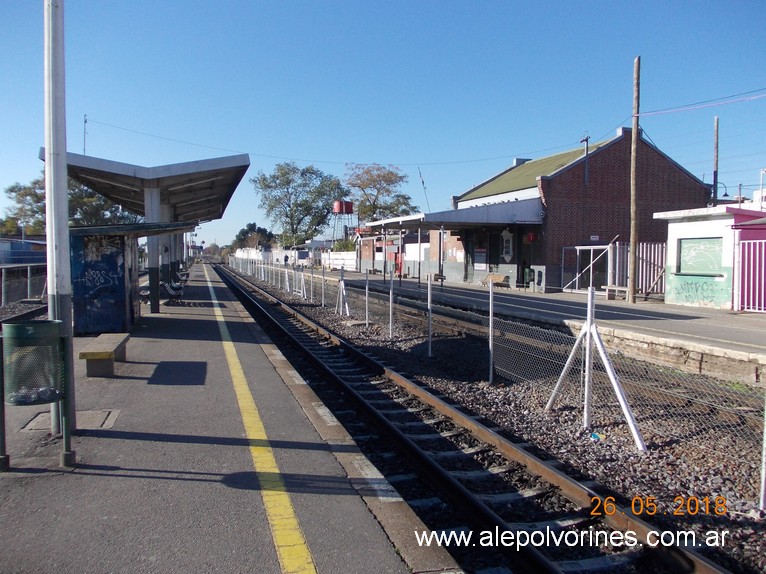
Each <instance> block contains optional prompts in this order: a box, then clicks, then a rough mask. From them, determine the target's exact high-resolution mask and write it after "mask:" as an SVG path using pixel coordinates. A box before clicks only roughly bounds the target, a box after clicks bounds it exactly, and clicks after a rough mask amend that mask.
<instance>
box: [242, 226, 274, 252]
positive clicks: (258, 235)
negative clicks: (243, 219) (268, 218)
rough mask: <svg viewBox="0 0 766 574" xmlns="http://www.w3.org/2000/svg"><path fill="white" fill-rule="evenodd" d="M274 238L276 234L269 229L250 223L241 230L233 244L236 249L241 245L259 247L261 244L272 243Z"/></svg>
mask: <svg viewBox="0 0 766 574" xmlns="http://www.w3.org/2000/svg"><path fill="white" fill-rule="evenodd" d="M274 239H275V236H274V234H273V233H272V232H271V231H269V230H268V229H264V228H263V227H258V226H257V225H256V224H255V223H248V224H247V225H246V226H245V227H243V228H242V229H240V230H239V233H237V236H236V237H235V238H234V241H233V242H232V244H231V246H232V248H233V249H235V250H236V249H239V248H240V247H258V246H259V245H270V244H271V242H272V241H274Z"/></svg>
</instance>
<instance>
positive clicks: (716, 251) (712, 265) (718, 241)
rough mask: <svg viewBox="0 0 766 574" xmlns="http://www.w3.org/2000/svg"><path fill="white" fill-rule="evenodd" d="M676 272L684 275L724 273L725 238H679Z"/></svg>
mask: <svg viewBox="0 0 766 574" xmlns="http://www.w3.org/2000/svg"><path fill="white" fill-rule="evenodd" d="M676 272H677V273H680V274H682V275H722V274H723V238H722V237H702V238H693V239H692V238H688V239H679V240H678V263H677V265H676Z"/></svg>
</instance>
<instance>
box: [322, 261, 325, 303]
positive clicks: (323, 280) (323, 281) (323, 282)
mask: <svg viewBox="0 0 766 574" xmlns="http://www.w3.org/2000/svg"><path fill="white" fill-rule="evenodd" d="M324 284H325V279H324V264H322V307H324Z"/></svg>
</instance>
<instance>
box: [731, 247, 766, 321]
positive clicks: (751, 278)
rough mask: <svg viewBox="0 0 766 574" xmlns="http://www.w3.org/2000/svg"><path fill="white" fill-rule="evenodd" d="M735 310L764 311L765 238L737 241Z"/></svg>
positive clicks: (765, 289) (765, 277)
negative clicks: (737, 260) (737, 263)
mask: <svg viewBox="0 0 766 574" xmlns="http://www.w3.org/2000/svg"><path fill="white" fill-rule="evenodd" d="M737 276H738V277H737V293H736V294H735V297H734V301H735V302H736V310H737V311H754V312H756V313H766V239H755V240H748V241H740V242H739V265H738V267H737Z"/></svg>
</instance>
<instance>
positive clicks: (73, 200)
mask: <svg viewBox="0 0 766 574" xmlns="http://www.w3.org/2000/svg"><path fill="white" fill-rule="evenodd" d="M68 188H69V223H70V225H72V224H74V225H108V224H114V223H137V222H139V221H141V220H142V218H141V217H140V216H139V215H136V214H135V213H131V212H129V211H127V210H125V209H123V208H122V207H121V206H120V205H117V204H116V203H114V202H112V201H110V200H108V199H107V198H105V197H104V196H102V195H100V194H98V193H96V192H95V191H92V190H91V189H89V188H87V187H86V186H84V185H82V184H81V183H79V182H77V181H76V180H74V179H71V178H70V179H69V181H68ZM5 195H6V196H7V197H8V198H9V199H12V200H13V201H14V202H15V206H13V207H9V208H7V209H6V212H7V217H6V219H5V220H4V221H3V224H2V226H0V227H1V228H2V230H3V232H4V233H20V228H21V227H22V226H23V227H24V231H25V232H26V233H27V234H28V235H45V175H44V174H42V175H41V176H40V177H38V178H37V179H35V180H33V181H32V182H30V183H29V184H28V185H21V184H20V183H14V184H13V185H10V186H8V187H7V188H5ZM14 222H15V224H16V228H17V229H16V231H15V232H14V231H12V230H13V228H14Z"/></svg>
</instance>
